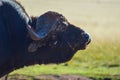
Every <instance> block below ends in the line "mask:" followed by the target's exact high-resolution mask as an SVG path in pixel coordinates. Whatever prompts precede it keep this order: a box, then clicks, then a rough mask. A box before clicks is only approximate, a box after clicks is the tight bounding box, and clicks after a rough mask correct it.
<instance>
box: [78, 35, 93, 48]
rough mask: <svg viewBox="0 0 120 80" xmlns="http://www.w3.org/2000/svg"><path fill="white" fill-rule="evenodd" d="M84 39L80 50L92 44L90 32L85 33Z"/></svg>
mask: <svg viewBox="0 0 120 80" xmlns="http://www.w3.org/2000/svg"><path fill="white" fill-rule="evenodd" d="M82 40H83V43H82V47H80V48H79V50H84V49H86V47H87V46H88V44H90V42H91V37H90V34H89V33H83V39H82Z"/></svg>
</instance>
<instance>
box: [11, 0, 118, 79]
mask: <svg viewBox="0 0 120 80" xmlns="http://www.w3.org/2000/svg"><path fill="white" fill-rule="evenodd" d="M20 2H21V4H22V5H24V7H25V9H26V11H27V12H28V13H29V14H30V15H33V16H36V15H41V14H43V13H44V12H46V11H49V10H52V11H57V12H60V13H62V14H64V15H65V16H66V17H67V18H68V20H69V21H70V22H71V23H73V24H75V25H77V26H80V27H81V26H82V27H81V28H83V29H84V30H86V31H87V32H89V33H90V34H91V36H92V43H91V44H90V45H89V46H88V48H87V49H86V50H85V51H78V52H77V54H76V55H75V56H74V57H73V59H72V60H71V61H69V62H68V63H64V64H59V65H53V64H52V65H47V66H46V65H40V66H39V65H36V66H31V67H25V68H23V69H20V70H17V71H15V72H13V73H11V75H14V74H23V75H27V76H35V75H40V74H58V75H60V74H78V75H85V76H94V77H106V76H108V77H115V78H116V79H117V78H118V77H119V76H120V1H119V0H92V1H90V0H35V1H34V0H20Z"/></svg>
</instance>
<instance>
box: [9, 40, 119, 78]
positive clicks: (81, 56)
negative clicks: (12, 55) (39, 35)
mask: <svg viewBox="0 0 120 80" xmlns="http://www.w3.org/2000/svg"><path fill="white" fill-rule="evenodd" d="M119 54H120V45H119V44H116V43H108V42H106V43H103V42H101V43H99V44H98V43H96V42H95V43H91V45H90V46H89V47H88V48H87V50H85V51H78V52H77V54H76V55H75V56H74V57H73V59H72V60H71V61H69V62H67V63H64V64H59V65H55V64H50V65H35V66H31V67H24V68H23V69H20V70H17V71H14V72H13V73H11V75H15V74H22V75H27V76H36V75H40V74H57V75H61V74H77V75H85V76H89V77H113V78H114V77H116V76H120V56H119Z"/></svg>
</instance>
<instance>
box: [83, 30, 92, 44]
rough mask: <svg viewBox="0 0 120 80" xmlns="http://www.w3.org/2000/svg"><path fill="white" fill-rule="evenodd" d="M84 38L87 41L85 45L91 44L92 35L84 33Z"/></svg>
mask: <svg viewBox="0 0 120 80" xmlns="http://www.w3.org/2000/svg"><path fill="white" fill-rule="evenodd" d="M83 37H84V39H85V43H86V44H89V43H90V41H91V37H90V34H89V33H85V32H84V33H83Z"/></svg>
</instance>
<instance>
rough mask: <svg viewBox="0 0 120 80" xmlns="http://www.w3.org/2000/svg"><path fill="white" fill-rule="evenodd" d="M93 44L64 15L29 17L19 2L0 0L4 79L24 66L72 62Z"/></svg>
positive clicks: (1, 72)
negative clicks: (79, 52)
mask: <svg viewBox="0 0 120 80" xmlns="http://www.w3.org/2000/svg"><path fill="white" fill-rule="evenodd" d="M90 41H91V39H90V36H89V35H88V34H87V33H86V32H85V31H84V30H82V29H80V28H78V27H76V26H74V25H72V24H71V23H69V22H68V21H67V19H66V18H65V17H64V16H63V15H62V14H59V13H57V12H52V11H49V12H46V13H45V14H43V15H41V16H40V17H29V16H28V15H27V13H26V12H25V10H24V8H23V7H22V6H21V5H20V4H19V3H18V2H16V1H15V0H0V77H2V76H4V75H5V74H8V73H10V72H11V71H13V70H15V69H18V68H21V67H24V66H29V65H33V64H48V63H62V62H66V61H69V60H70V59H71V58H72V56H73V55H74V54H75V53H76V51H78V50H82V49H85V48H86V46H87V45H88V44H89V43H90Z"/></svg>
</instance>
